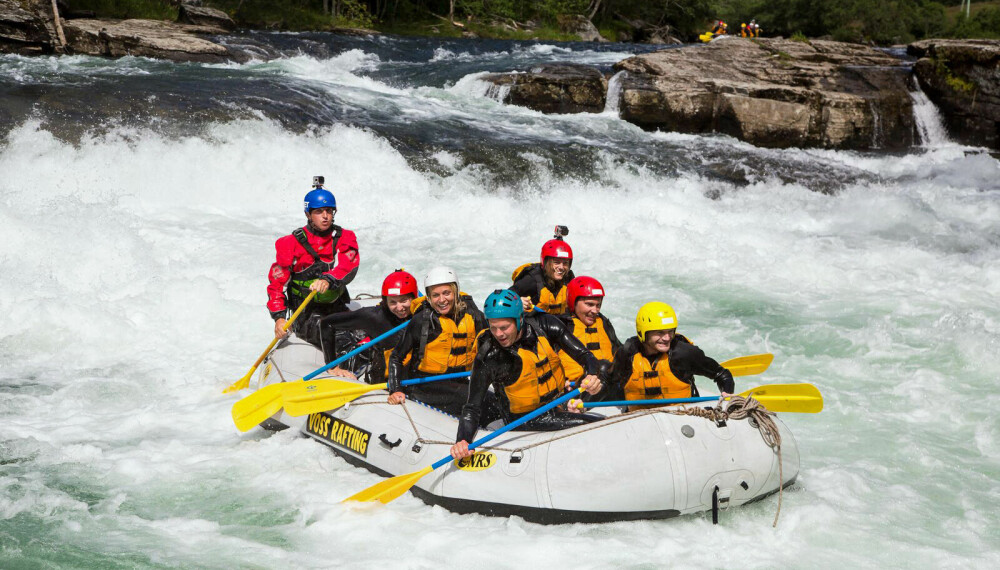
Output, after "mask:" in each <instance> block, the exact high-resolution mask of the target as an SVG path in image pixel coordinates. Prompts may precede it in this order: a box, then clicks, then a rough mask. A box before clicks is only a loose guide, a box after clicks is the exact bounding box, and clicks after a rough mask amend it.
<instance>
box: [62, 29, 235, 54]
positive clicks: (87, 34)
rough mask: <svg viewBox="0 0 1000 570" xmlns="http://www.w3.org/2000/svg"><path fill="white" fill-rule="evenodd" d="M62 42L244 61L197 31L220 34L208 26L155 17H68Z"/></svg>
mask: <svg viewBox="0 0 1000 570" xmlns="http://www.w3.org/2000/svg"><path fill="white" fill-rule="evenodd" d="M63 27H64V28H65V30H66V42H67V45H68V47H69V49H70V51H72V52H73V53H82V54H87V55H103V56H109V57H122V56H126V55H134V56H143V57H153V58H159V59H169V60H174V61H198V62H203V63H221V62H225V61H230V60H236V61H241V60H245V59H246V56H243V55H241V54H238V53H235V52H230V50H229V49H227V48H226V47H225V46H222V45H220V44H217V43H215V42H212V41H209V40H207V39H205V38H203V37H200V35H199V34H212V33H221V32H222V31H223V30H220V29H219V28H215V27H209V26H191V25H186V24H176V23H172V22H161V21H159V20H106V19H93V20H70V21H68V22H65V23H64V26H63Z"/></svg>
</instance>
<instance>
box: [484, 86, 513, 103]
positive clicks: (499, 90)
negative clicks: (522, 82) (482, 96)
mask: <svg viewBox="0 0 1000 570" xmlns="http://www.w3.org/2000/svg"><path fill="white" fill-rule="evenodd" d="M508 95H510V85H497V84H495V83H491V84H490V86H489V87H487V88H486V96H487V97H489V98H490V99H493V100H494V101H496V102H497V103H503V102H505V101H507V96H508Z"/></svg>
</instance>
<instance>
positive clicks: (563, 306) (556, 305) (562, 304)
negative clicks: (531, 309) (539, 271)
mask: <svg viewBox="0 0 1000 570" xmlns="http://www.w3.org/2000/svg"><path fill="white" fill-rule="evenodd" d="M532 265H538V264H537V263H525V264H524V265H522V266H520V267H518V268H517V269H515V270H514V273H513V274H511V276H510V279H511V281H517V280H518V278H519V277H521V274H522V273H524V272H525V271H527V270H528V269H529V268H530V267H531V266H532ZM567 275H569V274H567ZM567 281H568V279H567ZM539 286H540V290H539V291H538V303H536V304H535V306H536V307H538V308H539V309H541V310H543V311H545V312H546V313H549V314H550V315H564V314H566V313H567V312H568V311H569V305H568V302H567V297H566V285H565V284H563V285H562V286H561V287H560V288H559V291H558V292H557V293H556V294H555V295H553V294H552V291H551V290H549V288H548V287H546V286H545V284H544V281H543V282H541V283H540V284H539Z"/></svg>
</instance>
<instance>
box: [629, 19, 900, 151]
mask: <svg viewBox="0 0 1000 570" xmlns="http://www.w3.org/2000/svg"><path fill="white" fill-rule="evenodd" d="M615 69H616V70H619V71H626V72H627V73H626V74H625V76H624V77H623V79H622V90H621V95H620V97H621V99H620V105H619V109H620V114H621V117H622V118H623V119H625V120H626V121H629V122H631V123H634V124H636V125H639V126H641V127H643V128H647V129H663V130H670V131H679V132H686V133H709V132H719V133H724V134H728V135H731V136H734V137H736V138H739V139H741V140H745V141H747V142H750V143H752V144H755V145H758V146H766V147H779V148H784V147H822V148H839V149H844V148H849V149H870V148H906V147H909V146H911V145H912V144H913V140H914V124H913V103H912V100H911V98H910V96H909V92H908V88H907V76H908V70H907V69H906V68H905V67H904V66H902V65H901V62H900V61H899V60H898V59H896V58H893V57H891V56H889V55H886V54H883V53H881V52H878V51H875V50H872V49H869V48H867V47H863V46H857V45H852V44H843V43H838V42H819V41H814V42H795V41H788V40H775V39H757V40H753V41H751V40H746V39H741V38H725V39H721V40H718V41H714V42H712V43H710V44H707V45H704V46H696V47H688V48H682V49H671V50H664V51H659V52H654V53H650V54H644V55H639V56H635V57H631V58H629V59H626V60H624V61H621V62H619V63H618V64H616V65H615Z"/></svg>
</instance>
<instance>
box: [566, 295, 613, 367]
mask: <svg viewBox="0 0 1000 570" xmlns="http://www.w3.org/2000/svg"><path fill="white" fill-rule="evenodd" d="M566 299H567V301H568V303H569V308H570V312H569V313H567V314H565V315H563V316H561V317H560V318H561V319H562V321H563V322H564V323H565V325H566V328H567V329H568V330H569V331H570V333H572V334H573V336H574V337H576V338H577V340H579V341H580V343H581V344H583V346H584V347H585V348H586V349H587V350H589V351H590V352H591V354H593V355H594V357H595V358H597V360H598V361H599V362H602V365H603V366H611V363H612V362H613V361H614V357H615V351H616V350H618V349H619V348H620V347H621V345H622V343H621V341H619V340H618V336H617V335H616V334H615V328H614V327H613V326H611V321H610V320H608V318H607V317H605V316H604V315H603V314H602V313H601V306H602V305H603V304H604V286H603V285H601V282H600V281H598V280H597V279H594V278H593V277H587V276H585V275H581V276H579V277H575V278H573V280H572V281H570V282H569V285H567V286H566ZM559 359H560V360H562V365H563V371H565V373H566V379H567V380H569V381H571V382H576V381H577V380H579V379H580V378H582V377H583V376H584V375H585V371H584V369H583V366H581V365H580V364H579V363H577V362H576V361H575V360H574V359H573V358H572V357H571V356H570V355H569V354H567V353H566V352H564V351H559ZM604 363H606V364H604Z"/></svg>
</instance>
